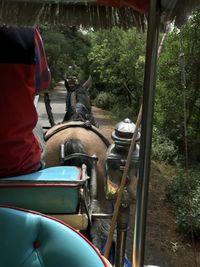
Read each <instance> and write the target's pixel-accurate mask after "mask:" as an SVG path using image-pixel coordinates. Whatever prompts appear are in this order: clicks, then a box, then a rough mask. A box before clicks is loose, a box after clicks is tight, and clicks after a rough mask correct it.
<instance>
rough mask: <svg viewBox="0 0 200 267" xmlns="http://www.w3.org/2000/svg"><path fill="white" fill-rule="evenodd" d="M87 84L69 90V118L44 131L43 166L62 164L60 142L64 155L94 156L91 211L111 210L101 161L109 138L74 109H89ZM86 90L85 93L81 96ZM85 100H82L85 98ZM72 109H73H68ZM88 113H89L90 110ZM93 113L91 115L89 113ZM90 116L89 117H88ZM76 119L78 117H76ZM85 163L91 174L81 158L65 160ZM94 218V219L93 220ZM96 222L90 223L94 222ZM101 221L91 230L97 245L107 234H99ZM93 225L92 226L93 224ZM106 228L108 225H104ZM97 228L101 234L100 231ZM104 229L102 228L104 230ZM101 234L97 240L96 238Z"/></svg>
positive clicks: (68, 163) (78, 163) (77, 163)
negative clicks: (94, 195) (94, 185)
mask: <svg viewBox="0 0 200 267" xmlns="http://www.w3.org/2000/svg"><path fill="white" fill-rule="evenodd" d="M88 84H89V83H88V82H87V83H85V84H84V85H83V86H82V88H81V89H79V90H76V89H75V88H74V90H71V92H68V97H69V99H68V105H67V113H68V114H67V116H68V115H70V116H68V117H67V116H65V118H67V119H68V120H69V121H67V122H65V121H64V122H63V123H61V124H58V125H55V126H53V127H52V128H51V129H49V130H48V131H47V132H46V135H45V137H46V166H47V167H51V166H59V165H61V161H60V154H61V144H64V152H65V156H69V155H70V154H74V153H81V154H85V155H89V156H92V155H96V157H97V158H98V161H97V168H96V169H97V203H98V204H97V206H96V207H95V210H94V211H93V212H94V213H100V212H106V213H107V212H109V213H110V212H112V210H111V209H112V207H111V203H110V202H109V201H108V200H106V196H105V173H104V164H105V159H106V152H107V149H108V146H109V145H110V143H109V141H108V140H107V139H106V138H105V137H104V135H103V133H102V132H101V131H100V130H99V129H98V128H97V127H95V126H94V125H93V121H94V120H92V121H91V120H86V119H85V117H84V116H82V115H81V116H79V115H80V114H78V112H77V110H76V109H77V104H81V105H84V106H85V105H87V110H88V111H91V106H90V101H89V100H88V92H89V91H88V90H86V88H87V87H89V85H88ZM84 92H85V95H84ZM85 99H86V100H87V102H86V101H84V100H85ZM69 110H70V111H72V112H69ZM90 114H91V112H90ZM91 115H92V114H91ZM89 118H91V116H90V117H89ZM77 119H79V120H77ZM82 163H85V164H86V165H88V166H87V170H88V173H89V175H90V174H91V165H90V164H89V163H88V164H87V162H85V161H82V158H81V157H80V158H79V159H78V160H77V159H72V160H70V162H67V165H74V166H81V165H82ZM96 222H97V220H95V223H96ZM95 223H94V224H93V225H95ZM103 224H104V222H103V223H97V228H98V234H97V231H96V230H94V234H95V236H93V239H92V242H93V243H94V244H95V245H96V246H98V247H99V248H100V246H101V238H103V235H104V237H105V236H106V234H107V233H104V234H103V233H102V231H103V230H102V231H101V230H100V229H99V225H101V226H102V225H103ZM94 227H95V226H94ZM104 228H106V230H107V229H108V224H107V226H105V227H104ZM99 230H100V232H101V233H100V234H99ZM104 232H105V231H104ZM99 237H100V239H99Z"/></svg>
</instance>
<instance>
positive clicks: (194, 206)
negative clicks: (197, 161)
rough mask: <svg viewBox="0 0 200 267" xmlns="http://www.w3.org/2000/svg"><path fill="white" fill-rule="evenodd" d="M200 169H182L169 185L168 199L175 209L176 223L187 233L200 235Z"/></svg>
mask: <svg viewBox="0 0 200 267" xmlns="http://www.w3.org/2000/svg"><path fill="white" fill-rule="evenodd" d="M199 177H200V170H189V171H188V172H184V171H180V173H179V175H178V176H176V177H174V178H173V179H172V181H171V183H170V184H169V186H168V187H167V193H166V196H167V199H168V200H169V201H170V203H171V204H172V207H173V209H174V211H175V216H176V223H178V225H179V226H180V228H181V229H182V230H183V231H184V232H185V233H191V231H192V232H193V233H194V235H195V236H196V237H198V238H199V237H200V179H199Z"/></svg>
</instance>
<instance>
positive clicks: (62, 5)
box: [0, 0, 198, 267]
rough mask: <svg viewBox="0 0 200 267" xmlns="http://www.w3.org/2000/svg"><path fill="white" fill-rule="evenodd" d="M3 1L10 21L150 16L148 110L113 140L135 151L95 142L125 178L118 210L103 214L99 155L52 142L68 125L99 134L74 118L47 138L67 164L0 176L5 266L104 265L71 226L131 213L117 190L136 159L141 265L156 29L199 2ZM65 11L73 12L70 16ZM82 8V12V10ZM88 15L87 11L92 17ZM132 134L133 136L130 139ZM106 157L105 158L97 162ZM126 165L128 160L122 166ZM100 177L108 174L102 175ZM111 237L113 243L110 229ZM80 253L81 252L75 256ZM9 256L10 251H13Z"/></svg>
mask: <svg viewBox="0 0 200 267" xmlns="http://www.w3.org/2000/svg"><path fill="white" fill-rule="evenodd" d="M1 2H2V6H1V8H2V12H1V13H2V22H3V23H6V24H11V25H12V24H18V25H34V24H35V22H36V20H38V21H39V22H40V21H48V22H50V23H54V22H56V23H64V24H66V25H70V24H71V25H72V24H74V23H76V24H79V23H81V18H82V17H84V20H83V22H82V23H83V25H94V26H96V27H98V26H102V27H109V26H110V25H112V24H113V23H114V24H116V25H121V26H124V27H128V26H129V25H133V24H134V25H136V27H138V28H140V29H143V27H145V21H147V24H148V34H147V48H146V64H145V78H144V91H143V105H142V106H143V108H142V111H140V113H139V118H138V121H137V123H136V125H134V127H132V128H131V129H132V131H131V133H130V132H128V133H127V131H126V130H127V129H126V127H125V133H124V131H123V130H122V131H119V128H117V131H116V133H119V132H120V135H119V136H118V135H117V136H116V135H115V137H116V138H115V141H116V145H119V144H120V145H121V144H123V145H125V147H126V148H129V146H130V150H128V149H127V150H126V153H125V154H123V155H121V154H117V153H115V152H116V147H113V146H111V147H110V146H109V143H108V142H107V141H106V140H103V139H105V138H103V137H102V139H101V140H100V141H97V142H102V143H103V146H104V151H106V153H107V149H108V148H109V150H108V154H106V155H104V156H103V157H104V160H105V158H106V157H107V165H106V168H107V169H106V170H107V173H108V171H109V170H108V169H109V167H110V166H111V167H112V166H113V165H112V164H113V162H114V169H115V168H119V169H120V170H123V171H124V172H123V175H122V180H121V184H120V183H119V181H117V182H116V184H117V185H118V189H117V190H118V194H114V196H112V197H114V198H115V199H114V202H115V207H117V208H115V209H114V212H113V214H112V212H110V213H106V211H107V209H106V205H107V203H104V202H105V201H104V200H105V199H102V198H101V196H102V194H104V193H102V191H101V190H100V189H99V185H98V181H97V180H98V179H99V177H100V176H99V174H98V173H97V169H98V166H97V164H99V162H98V161H97V158H96V157H95V155H94V156H93V155H91V153H90V155H89V156H88V155H86V153H83V151H78V152H77V153H76V155H72V156H70V157H67V156H66V155H65V144H63V142H62V143H61V144H60V145H59V146H58V145H57V142H58V141H57V140H53V137H55V136H58V135H60V134H63V131H67V129H71V128H76V132H78V130H80V131H82V132H87V135H88V131H90V132H91V134H92V135H94V136H95V138H97V137H96V135H97V136H98V137H99V136H100V135H101V133H99V131H98V129H96V127H95V126H93V125H92V124H91V123H88V122H87V123H85V122H84V123H82V122H70V124H68V123H64V125H63V124H62V125H56V126H54V127H53V128H52V129H50V130H49V131H48V132H47V133H46V140H47V142H49V143H50V145H49V149H52V150H53V152H55V147H54V144H53V143H55V145H56V147H57V149H58V150H57V154H61V161H62V162H61V163H62V164H60V162H59V163H56V164H55V165H62V166H57V167H55V166H54V163H52V166H51V163H49V168H46V169H44V170H42V171H39V172H36V173H33V174H30V175H26V176H21V177H13V178H5V179H1V180H0V190H1V191H0V204H1V205H3V206H1V208H0V212H1V218H2V219H1V221H0V226H1V227H0V229H1V230H0V231H1V233H3V235H1V236H2V237H3V240H5V241H6V240H7V242H6V245H2V249H1V255H2V257H1V258H2V263H0V264H1V265H0V266H2V267H12V266H16V262H19V263H18V265H19V266H66V265H69V266H80V267H82V266H91V267H92V266H107V263H106V262H105V260H104V259H103V258H102V257H101V255H100V253H99V252H98V250H97V249H96V248H95V247H94V245H93V244H92V243H90V242H89V241H87V240H86V238H85V237H84V236H83V235H82V234H80V233H79V232H77V231H75V230H74V229H73V228H72V227H74V228H75V229H77V230H79V231H83V233H85V232H86V235H87V230H88V227H91V226H92V224H93V218H95V217H96V218H100V219H104V218H110V217H112V221H114V222H115V221H116V219H117V217H119V218H124V217H123V216H126V212H127V211H124V210H120V211H121V214H120V215H123V216H118V212H119V209H120V208H119V206H120V204H121V203H120V201H121V199H122V197H120V196H121V195H122V194H123V193H124V190H125V189H126V188H125V187H124V184H123V181H124V180H125V178H126V177H127V174H128V172H129V171H130V165H131V163H133V165H132V166H133V169H134V170H133V171H134V175H133V176H135V175H138V180H137V181H138V182H137V195H136V214H135V231H134V246H133V247H134V249H133V261H132V264H133V266H134V267H142V266H143V264H144V251H145V225H146V215H147V202H148V185H149V169H150V155H151V136H152V118H153V103H154V92H155V78H156V61H157V45H158V36H159V30H160V26H161V28H162V27H164V25H165V22H166V21H172V20H173V19H174V18H175V21H176V23H179V24H180V23H182V22H183V19H184V18H185V16H186V15H187V14H188V12H190V11H191V9H193V8H196V7H198V1H191V2H189V1H188V2H186V1H184V2H183V1H178V0H177V1H158V0H157V1H156V0H155V1H131V0H127V1H106V0H105V1H103V0H101V1H100V0H97V1H81V0H80V1H56V2H55V1H48V0H47V1H38V0H32V1H23V0H16V1H14V0H13V1H1ZM24 12H25V13H26V16H25V17H23V16H22V14H23V13H24ZM58 14H59V16H58ZM65 14H68V16H66V15H65ZM74 14H76V15H77V17H75V16H74ZM79 14H81V16H80V15H79ZM83 14H85V16H82V15H83ZM88 14H90V15H89V16H88ZM113 14H114V15H113ZM125 15H126V16H125ZM183 15H184V16H183ZM96 17H97V18H98V19H96ZM101 18H102V20H101ZM38 21H37V22H38ZM141 113H142V122H141V138H140V151H139V150H137V149H136V150H133V149H134V148H135V143H136V140H137V138H138V127H139V125H140V119H141ZM126 123H131V122H130V121H125V122H123V127H124V124H126ZM131 125H132V124H131ZM120 127H121V124H120ZM123 127H122V128H123ZM129 128H130V127H129ZM123 129H124V128H123ZM130 135H131V137H130ZM82 136H83V134H82ZM124 136H126V137H127V136H128V138H124ZM65 138H66V137H65ZM131 138H132V139H131ZM124 139H125V140H124ZM90 140H91V139H90ZM127 140H128V142H126V141H127ZM88 142H89V141H88ZM66 145H68V143H67V144H66ZM53 152H52V153H53ZM95 152H96V151H95ZM117 152H118V151H117ZM133 152H134V153H135V154H134V153H133ZM49 153H51V152H49ZM96 154H97V153H96ZM100 154H101V152H100ZM126 156H127V159H126ZM74 158H76V159H78V160H80V159H83V161H84V163H83V162H82V161H81V166H79V167H77V166H69V164H68V162H69V161H70V160H72V159H74ZM138 158H139V161H140V164H139V166H138V165H137V163H138ZM102 160H103V159H100V161H102ZM122 163H123V166H121V165H122ZM63 165H67V166H63ZM88 165H89V166H91V170H90V171H89V172H88V168H87V167H86V166H88ZM120 167H121V168H120ZM122 167H123V168H122ZM137 167H138V168H139V172H136V168H137ZM100 171H102V169H101V170H100ZM102 176H103V177H106V175H105V174H104V175H102ZM107 177H108V179H107V180H106V179H105V178H104V179H103V181H101V182H103V184H102V185H101V189H104V184H105V182H106V185H107V193H108V195H109V186H110V185H111V184H112V183H111V182H113V181H109V178H110V177H109V175H107ZM109 182H110V183H109ZM116 195H117V196H116ZM19 196H20V197H19ZM30 196H31V198H30ZM97 200H99V201H102V202H103V203H101V207H103V208H104V207H105V210H103V209H101V212H100V213H98V214H95V213H94V208H95V206H96V203H97ZM112 202H113V199H112ZM13 206H14V207H13ZM120 207H121V206H120ZM27 209H28V210H27ZM30 210H31V211H30ZM49 215H50V216H49ZM53 218H54V219H53ZM66 223H67V224H70V225H72V227H71V226H67V225H66ZM122 223H124V221H123V222H122ZM2 229H3V230H2ZM16 229H17V231H16ZM30 229H31V230H30ZM84 231H85V232H84ZM125 233H126V231H125V230H123V231H121V232H119V234H118V245H117V253H116V259H115V266H116V267H122V266H123V264H124V250H125ZM14 237H15V238H14ZM109 237H110V238H111V242H112V234H111V235H110V236H109ZM13 239H14V242H13ZM10 240H11V241H10ZM43 242H44V243H43ZM111 242H110V240H109V238H108V240H107V247H106V249H105V253H104V255H105V256H106V257H108V256H109V252H110V247H109V246H110V245H111V244H110V243H111ZM2 244H4V242H2ZM43 244H44V245H43ZM66 248H67V249H66ZM77 252H79V254H78V256H77ZM9 254H11V255H12V257H9Z"/></svg>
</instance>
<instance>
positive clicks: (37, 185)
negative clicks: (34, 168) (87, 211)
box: [0, 166, 82, 214]
mask: <svg viewBox="0 0 200 267" xmlns="http://www.w3.org/2000/svg"><path fill="white" fill-rule="evenodd" d="M81 178H82V177H81V169H79V168H77V167H73V166H59V167H50V168H46V169H43V170H41V171H38V172H34V173H31V174H28V175H22V176H17V177H9V178H1V179H0V205H11V206H16V207H22V208H25V209H31V210H35V211H39V212H42V213H50V214H56V213H67V214H72V213H77V210H78V207H79V201H80V199H79V188H80V186H81V182H82V180H81Z"/></svg>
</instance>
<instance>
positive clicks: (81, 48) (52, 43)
mask: <svg viewBox="0 0 200 267" xmlns="http://www.w3.org/2000/svg"><path fill="white" fill-rule="evenodd" d="M41 30H42V37H43V40H44V45H45V50H46V54H47V56H48V62H49V66H50V69H51V74H52V86H54V85H55V83H56V82H58V81H59V80H62V79H63V78H64V77H65V78H66V77H67V76H69V75H76V76H77V77H78V78H79V80H81V81H82V80H84V79H86V78H87V76H88V75H89V67H88V59H87V55H88V52H89V50H90V45H91V43H90V38H89V36H88V35H86V34H83V32H81V31H80V29H78V28H76V27H70V28H67V27H64V26H62V25H61V26H60V27H58V26H57V27H54V28H50V26H43V27H42V29H41Z"/></svg>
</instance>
